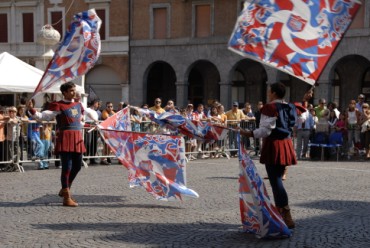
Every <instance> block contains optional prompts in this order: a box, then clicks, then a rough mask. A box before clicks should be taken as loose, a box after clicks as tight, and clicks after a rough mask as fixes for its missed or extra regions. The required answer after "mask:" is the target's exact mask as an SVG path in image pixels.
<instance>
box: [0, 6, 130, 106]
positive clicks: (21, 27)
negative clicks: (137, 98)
mask: <svg viewBox="0 0 370 248" xmlns="http://www.w3.org/2000/svg"><path fill="white" fill-rule="evenodd" d="M92 8H95V10H96V12H97V14H98V15H99V17H100V18H101V19H102V21H103V23H102V28H101V30H100V34H101V39H102V42H101V43H102V49H101V55H100V58H99V60H98V63H97V64H96V66H95V67H94V68H93V69H92V70H90V71H89V73H88V74H87V75H85V77H82V78H80V79H78V80H75V82H76V83H77V84H80V85H83V86H84V88H85V92H87V93H88V91H89V88H90V87H92V88H93V89H94V91H95V92H96V93H97V94H98V96H99V97H100V99H101V100H102V101H103V102H106V101H112V102H113V103H114V104H115V105H116V104H118V102H119V101H121V100H122V99H123V98H126V99H127V98H128V68H129V66H128V62H129V59H128V54H129V47H128V40H129V39H128V32H129V25H128V24H129V13H128V11H129V1H128V0H42V1H40V0H1V1H0V26H1V30H2V34H0V52H4V51H6V52H8V53H10V54H12V55H14V56H16V57H18V58H19V59H22V60H23V61H25V62H28V63H29V64H32V65H34V66H36V67H37V68H39V69H45V67H46V65H47V63H48V61H49V60H50V59H51V57H52V55H53V49H55V48H56V47H57V45H56V46H54V47H48V46H43V45H40V44H38V43H37V34H38V32H39V31H40V30H41V29H42V27H43V26H44V25H46V24H51V25H52V26H53V27H54V28H55V29H56V30H58V31H59V33H60V34H61V39H63V35H64V33H65V31H66V29H67V27H68V25H69V24H70V23H71V20H72V17H73V15H74V14H76V13H78V12H81V11H84V10H88V9H92Z"/></svg>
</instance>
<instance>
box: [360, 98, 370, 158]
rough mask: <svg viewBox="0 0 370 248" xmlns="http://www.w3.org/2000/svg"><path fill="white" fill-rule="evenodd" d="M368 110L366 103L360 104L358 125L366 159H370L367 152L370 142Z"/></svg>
mask: <svg viewBox="0 0 370 248" xmlns="http://www.w3.org/2000/svg"><path fill="white" fill-rule="evenodd" d="M369 120H370V109H369V104H368V103H366V102H365V103H363V104H362V113H361V117H360V125H361V133H360V139H361V145H362V147H364V148H365V152H366V158H367V159H368V158H370V152H369V142H370V135H369V127H370V122H369Z"/></svg>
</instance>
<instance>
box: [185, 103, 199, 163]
mask: <svg viewBox="0 0 370 248" xmlns="http://www.w3.org/2000/svg"><path fill="white" fill-rule="evenodd" d="M193 109H194V105H193V104H191V103H189V104H188V106H187V107H186V110H185V118H187V119H189V120H191V121H193V120H194V116H195V115H194V113H193ZM196 147H197V140H196V139H194V138H193V139H191V138H189V139H188V140H187V141H186V147H185V149H186V152H187V153H189V156H188V160H189V161H190V160H195V159H197V158H196V157H195V156H194V155H193V153H194V151H195V149H196Z"/></svg>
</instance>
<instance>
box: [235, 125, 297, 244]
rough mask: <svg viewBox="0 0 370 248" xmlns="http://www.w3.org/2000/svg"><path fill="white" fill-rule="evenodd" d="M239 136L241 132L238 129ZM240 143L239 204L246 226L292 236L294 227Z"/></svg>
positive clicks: (263, 235) (267, 233)
mask: <svg viewBox="0 0 370 248" xmlns="http://www.w3.org/2000/svg"><path fill="white" fill-rule="evenodd" d="M238 139H239V140H240V132H238ZM238 144H240V145H239V167H240V174H239V204H240V216H241V221H242V224H243V230H244V231H245V232H248V233H253V234H255V235H256V236H257V237H258V238H284V237H290V236H291V235H292V234H291V231H290V230H289V229H288V227H287V226H286V225H285V223H284V221H283V219H282V217H281V215H280V214H279V212H278V210H277V209H276V207H275V206H274V205H273V204H272V203H271V200H270V198H269V196H268V194H267V190H266V187H265V184H264V183H263V180H262V178H261V177H260V175H259V174H258V172H257V168H256V166H255V165H254V163H253V161H252V160H251V158H250V157H249V156H248V154H247V152H246V150H245V148H244V145H243V144H242V143H240V142H238Z"/></svg>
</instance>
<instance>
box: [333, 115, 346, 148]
mask: <svg viewBox="0 0 370 248" xmlns="http://www.w3.org/2000/svg"><path fill="white" fill-rule="evenodd" d="M335 130H336V132H341V133H342V138H343V152H342V155H343V154H344V152H346V151H347V147H348V131H347V121H346V116H345V114H344V113H340V114H339V119H338V121H337V122H336V123H335Z"/></svg>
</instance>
